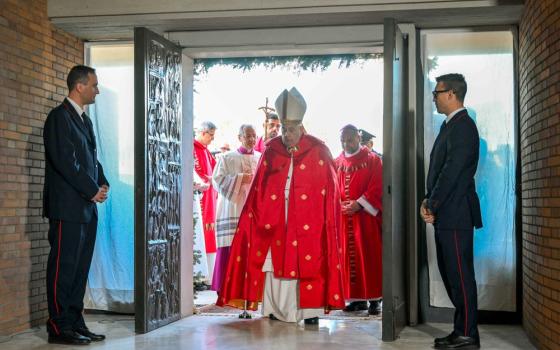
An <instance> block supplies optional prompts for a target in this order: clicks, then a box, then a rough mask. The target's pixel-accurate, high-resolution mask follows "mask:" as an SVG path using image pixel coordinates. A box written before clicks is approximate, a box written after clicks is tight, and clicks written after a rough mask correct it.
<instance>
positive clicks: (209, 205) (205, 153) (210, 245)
mask: <svg viewBox="0 0 560 350" xmlns="http://www.w3.org/2000/svg"><path fill="white" fill-rule="evenodd" d="M193 156H194V170H195V171H196V173H197V174H198V176H199V177H200V178H201V179H202V180H203V181H204V182H206V183H208V184H210V187H209V188H208V190H206V191H204V192H202V198H201V200H200V208H201V211H202V227H203V229H204V244H205V246H206V253H215V252H216V234H215V232H214V226H215V222H216V199H217V197H218V192H216V190H215V189H214V187H212V172H213V171H214V167H215V166H216V159H214V156H213V155H212V153H210V151H209V150H208V147H206V146H204V145H203V144H202V143H200V142H198V141H197V140H194V151H193Z"/></svg>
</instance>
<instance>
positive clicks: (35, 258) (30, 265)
mask: <svg viewBox="0 0 560 350" xmlns="http://www.w3.org/2000/svg"><path fill="white" fill-rule="evenodd" d="M77 63H83V42H81V41H80V40H78V39H77V38H76V37H73V36H71V35H69V34H67V33H64V32H62V31H61V30H58V29H56V28H55V27H53V26H52V24H50V22H49V20H48V18H47V0H2V1H0V335H7V334H12V333H14V332H18V331H21V330H24V329H27V328H29V327H30V326H35V325H38V324H41V323H43V322H44V321H45V319H46V317H47V305H46V287H45V269H46V261H47V255H48V252H49V244H48V241H47V239H46V237H47V230H48V224H47V223H46V221H45V220H43V219H42V218H41V204H42V203H41V197H42V188H43V185H42V184H43V168H44V163H45V162H44V157H43V138H42V129H43V123H44V121H45V118H46V115H47V113H48V112H49V111H50V109H51V108H52V107H54V106H56V105H57V104H59V103H60V101H62V99H63V98H64V96H65V95H66V94H67V89H66V82H65V79H66V74H67V73H68V71H69V70H70V68H71V67H72V66H73V65H75V64H77Z"/></svg>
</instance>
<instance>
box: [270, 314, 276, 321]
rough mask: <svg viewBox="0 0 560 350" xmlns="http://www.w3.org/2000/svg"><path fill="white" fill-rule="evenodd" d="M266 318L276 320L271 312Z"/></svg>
mask: <svg viewBox="0 0 560 350" xmlns="http://www.w3.org/2000/svg"><path fill="white" fill-rule="evenodd" d="M268 318H270V319H271V320H272V321H278V318H277V317H276V316H274V315H273V314H270V315H268Z"/></svg>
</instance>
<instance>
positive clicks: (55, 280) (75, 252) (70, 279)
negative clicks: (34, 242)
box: [47, 214, 97, 334]
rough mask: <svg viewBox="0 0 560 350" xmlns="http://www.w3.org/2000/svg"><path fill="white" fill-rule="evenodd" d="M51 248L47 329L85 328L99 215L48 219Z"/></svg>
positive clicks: (56, 330)
mask: <svg viewBox="0 0 560 350" xmlns="http://www.w3.org/2000/svg"><path fill="white" fill-rule="evenodd" d="M49 225H50V227H49V243H50V245H51V251H50V253H49V259H48V261H47V303H48V308H49V320H48V321H47V331H48V332H49V333H50V334H59V332H60V331H61V330H70V329H76V328H82V327H85V322H84V318H83V316H82V311H83V309H84V294H85V291H86V283H87V278H88V273H89V267H90V265H91V259H92V257H93V248H94V246H95V236H96V233H97V214H94V215H93V217H92V220H91V221H90V222H89V223H86V224H83V223H75V222H66V221H60V220H50V222H49Z"/></svg>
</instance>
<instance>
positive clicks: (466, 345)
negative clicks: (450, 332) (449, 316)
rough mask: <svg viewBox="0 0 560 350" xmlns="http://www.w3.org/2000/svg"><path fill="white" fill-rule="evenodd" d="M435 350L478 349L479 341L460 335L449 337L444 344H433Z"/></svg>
mask: <svg viewBox="0 0 560 350" xmlns="http://www.w3.org/2000/svg"><path fill="white" fill-rule="evenodd" d="M434 347H435V348H436V349H461V350H467V349H469V350H471V349H480V340H478V339H475V338H471V337H464V336H461V335H457V336H453V337H451V338H450V339H449V340H448V341H447V342H446V343H441V344H435V345H434Z"/></svg>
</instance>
